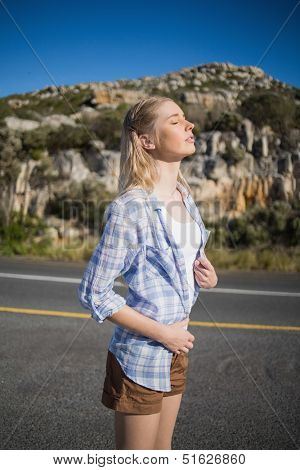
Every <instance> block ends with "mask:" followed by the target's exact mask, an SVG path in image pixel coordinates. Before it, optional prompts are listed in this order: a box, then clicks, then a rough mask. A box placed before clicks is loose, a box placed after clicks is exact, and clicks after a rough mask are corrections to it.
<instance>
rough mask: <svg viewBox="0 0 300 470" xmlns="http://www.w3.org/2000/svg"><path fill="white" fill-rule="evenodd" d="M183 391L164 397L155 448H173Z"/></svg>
mask: <svg viewBox="0 0 300 470" xmlns="http://www.w3.org/2000/svg"><path fill="white" fill-rule="evenodd" d="M181 398H182V393H180V394H178V395H171V396H169V397H168V396H167V397H163V400H162V407H161V412H160V421H159V427H158V433H157V436H156V442H155V447H154V449H157V450H171V449H172V437H173V431H174V428H175V424H176V419H177V415H178V411H179V408H180V403H181Z"/></svg>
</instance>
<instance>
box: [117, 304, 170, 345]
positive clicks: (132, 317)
mask: <svg viewBox="0 0 300 470" xmlns="http://www.w3.org/2000/svg"><path fill="white" fill-rule="evenodd" d="M108 320H109V321H111V322H112V323H115V324H116V325H120V326H122V327H124V328H127V329H128V330H131V331H134V332H135V333H138V334H140V335H142V336H147V337H148V338H151V339H154V340H155V341H158V342H160V343H161V342H163V341H164V339H165V333H166V327H167V325H164V324H163V323H159V322H157V321H155V320H152V318H148V317H146V316H145V315H143V314H142V313H139V312H137V311H136V310H134V309H133V308H132V307H129V305H124V307H122V308H121V309H120V310H119V311H118V312H116V313H114V314H113V315H112V316H110V317H109V318H108Z"/></svg>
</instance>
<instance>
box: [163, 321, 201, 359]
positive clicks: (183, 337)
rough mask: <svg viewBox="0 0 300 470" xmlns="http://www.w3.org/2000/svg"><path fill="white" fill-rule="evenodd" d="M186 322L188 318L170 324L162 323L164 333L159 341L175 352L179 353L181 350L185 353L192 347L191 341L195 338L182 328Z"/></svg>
mask: <svg viewBox="0 0 300 470" xmlns="http://www.w3.org/2000/svg"><path fill="white" fill-rule="evenodd" d="M188 322H189V319H188V318H185V319H184V320H182V321H179V322H176V323H172V324H170V325H164V333H163V339H162V341H161V343H162V344H163V345H164V346H166V347H167V348H168V349H170V350H171V351H172V352H175V353H180V352H182V351H183V352H185V353H187V352H189V350H190V349H192V348H193V347H194V345H193V341H194V340H195V336H194V335H192V334H191V333H190V332H189V331H187V330H185V329H184V327H185V326H187V324H188Z"/></svg>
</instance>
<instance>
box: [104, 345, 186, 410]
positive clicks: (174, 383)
mask: <svg viewBox="0 0 300 470" xmlns="http://www.w3.org/2000/svg"><path fill="white" fill-rule="evenodd" d="M188 359H189V358H188V353H185V352H182V351H181V353H180V354H177V353H173V356H172V362H171V371H170V375H171V388H172V390H170V391H169V392H162V391H158V390H152V389H151V388H147V387H144V386H143V385H140V384H137V383H136V382H134V381H133V380H131V379H130V378H129V377H127V375H126V374H125V373H124V371H123V369H122V367H121V365H120V364H119V362H118V361H117V359H116V358H115V356H114V354H113V353H112V352H111V351H109V350H108V351H107V360H106V376H105V380H104V385H103V393H102V399H101V402H102V403H103V405H105V406H106V407H107V408H111V409H112V410H116V411H121V412H123V413H133V414H141V415H148V414H153V413H159V412H160V410H161V403H162V399H163V397H168V396H171V395H177V394H180V393H184V391H185V386H186V375H187V368H188Z"/></svg>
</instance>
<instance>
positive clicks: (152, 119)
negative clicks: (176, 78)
mask: <svg viewBox="0 0 300 470" xmlns="http://www.w3.org/2000/svg"><path fill="white" fill-rule="evenodd" d="M165 101H174V100H172V99H171V98H168V97H166V96H150V97H148V98H146V99H142V100H140V101H139V102H138V103H136V104H135V105H133V106H132V107H131V108H130V109H129V110H128V111H127V113H126V115H125V118H124V121H123V125H122V134H121V158H120V176H119V183H118V191H119V195H121V194H122V193H124V192H126V191H129V190H130V189H134V188H138V187H142V188H143V189H145V190H146V191H149V192H152V191H153V189H154V185H155V183H156V182H157V181H158V178H159V174H158V171H157V166H156V161H155V159H154V158H153V156H152V155H151V154H150V153H148V152H147V150H146V149H144V148H143V147H142V145H141V143H140V141H139V139H138V136H139V135H141V134H146V133H149V134H150V135H153V136H154V137H155V139H156V142H157V143H158V142H159V138H158V132H157V128H156V120H157V117H158V109H159V106H160V105H161V104H162V103H163V102H165ZM177 181H179V182H180V183H182V184H183V186H184V187H185V188H186V189H187V190H188V192H191V188H190V186H189V184H188V183H187V181H186V179H185V178H184V176H183V175H182V172H181V170H180V169H179V171H178V177H177Z"/></svg>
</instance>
